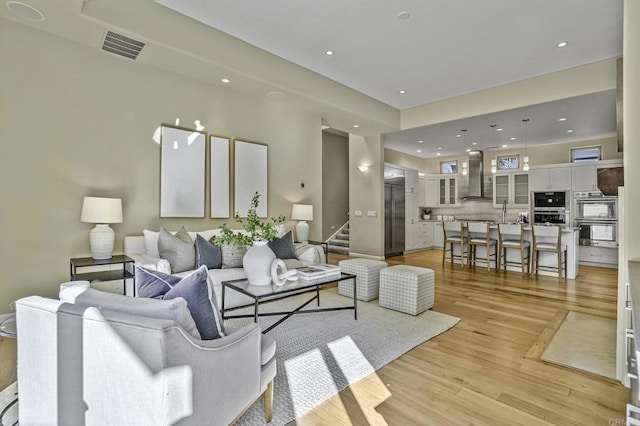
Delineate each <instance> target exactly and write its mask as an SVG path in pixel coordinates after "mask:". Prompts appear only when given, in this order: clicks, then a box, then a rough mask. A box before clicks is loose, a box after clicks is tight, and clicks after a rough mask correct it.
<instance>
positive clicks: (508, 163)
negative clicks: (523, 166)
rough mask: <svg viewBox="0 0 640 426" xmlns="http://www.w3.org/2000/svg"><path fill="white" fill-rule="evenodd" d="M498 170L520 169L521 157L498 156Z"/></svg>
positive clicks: (515, 155) (513, 155)
mask: <svg viewBox="0 0 640 426" xmlns="http://www.w3.org/2000/svg"><path fill="white" fill-rule="evenodd" d="M496 159H497V160H498V170H511V169H518V168H520V156H519V155H518V154H512V155H498V156H497V157H496Z"/></svg>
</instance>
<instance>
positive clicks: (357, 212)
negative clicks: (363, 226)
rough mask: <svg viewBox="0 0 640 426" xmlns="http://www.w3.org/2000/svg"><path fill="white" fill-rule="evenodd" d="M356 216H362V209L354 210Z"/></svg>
mask: <svg viewBox="0 0 640 426" xmlns="http://www.w3.org/2000/svg"><path fill="white" fill-rule="evenodd" d="M353 215H354V216H362V210H356V211H354V212H353Z"/></svg>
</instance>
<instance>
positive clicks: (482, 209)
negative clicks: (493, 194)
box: [420, 200, 525, 222]
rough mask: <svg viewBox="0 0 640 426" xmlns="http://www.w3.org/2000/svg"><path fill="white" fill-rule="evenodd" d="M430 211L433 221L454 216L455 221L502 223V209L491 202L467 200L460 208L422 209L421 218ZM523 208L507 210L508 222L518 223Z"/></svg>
mask: <svg viewBox="0 0 640 426" xmlns="http://www.w3.org/2000/svg"><path fill="white" fill-rule="evenodd" d="M428 210H431V220H437V219H438V215H440V216H445V215H446V216H453V217H454V218H455V220H487V221H489V220H491V221H494V222H500V221H502V209H501V208H496V207H494V206H493V202H492V201H491V200H467V201H464V202H462V203H461V205H460V206H459V207H453V208H445V207H442V208H441V207H420V218H422V215H423V214H425V213H426V212H427V211H428ZM523 211H525V210H524V209H522V208H507V222H516V221H517V220H518V215H519V213H520V212H523Z"/></svg>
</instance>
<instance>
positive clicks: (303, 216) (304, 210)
mask: <svg viewBox="0 0 640 426" xmlns="http://www.w3.org/2000/svg"><path fill="white" fill-rule="evenodd" d="M291 219H292V220H313V206H312V205H311V204H294V205H293V208H292V209H291Z"/></svg>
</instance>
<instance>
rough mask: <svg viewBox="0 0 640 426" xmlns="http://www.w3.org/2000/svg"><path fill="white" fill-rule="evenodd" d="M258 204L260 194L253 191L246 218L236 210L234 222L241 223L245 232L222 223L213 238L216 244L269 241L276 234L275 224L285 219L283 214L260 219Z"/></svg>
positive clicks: (243, 245) (241, 244)
mask: <svg viewBox="0 0 640 426" xmlns="http://www.w3.org/2000/svg"><path fill="white" fill-rule="evenodd" d="M259 205H260V194H259V193H257V192H256V193H255V194H254V195H253V197H252V198H251V204H250V205H249V210H248V211H247V218H246V220H244V219H242V218H240V214H239V213H238V212H236V215H235V219H236V222H238V223H239V224H241V225H242V228H243V229H244V231H245V232H238V231H234V230H233V229H231V228H229V226H228V225H227V224H226V223H224V224H222V226H221V227H220V229H221V232H220V235H217V236H216V237H214V238H213V243H214V244H216V245H222V244H229V245H233V246H236V247H239V248H243V247H249V246H251V245H253V242H254V241H271V240H273V239H274V238H275V237H276V235H277V234H278V229H277V225H278V224H280V223H283V222H284V221H285V220H286V219H285V217H284V215H282V214H281V215H279V216H278V217H277V218H271V219H269V220H267V221H264V222H263V221H261V220H260V218H259V217H258V213H257V209H258V206H259Z"/></svg>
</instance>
